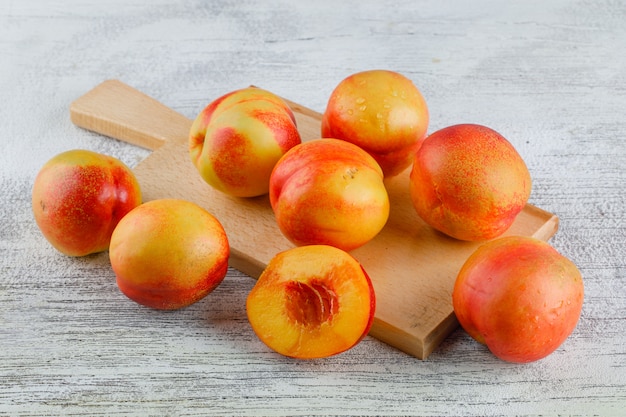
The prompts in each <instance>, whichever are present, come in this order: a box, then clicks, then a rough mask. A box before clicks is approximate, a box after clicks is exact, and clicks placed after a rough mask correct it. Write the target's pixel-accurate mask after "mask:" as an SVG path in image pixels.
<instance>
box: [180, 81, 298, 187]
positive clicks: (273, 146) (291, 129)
mask: <svg viewBox="0 0 626 417" xmlns="http://www.w3.org/2000/svg"><path fill="white" fill-rule="evenodd" d="M300 142H301V140H300V133H299V132H298V129H297V127H296V119H295V117H294V115H293V112H292V111H291V109H290V108H289V106H288V105H287V104H286V103H285V102H284V101H283V100H282V99H281V98H280V97H278V96H276V95H275V94H273V93H271V92H269V91H266V90H263V89H260V88H255V87H249V88H245V89H242V90H237V91H233V92H231V93H228V94H225V95H224V96H222V97H220V98H218V99H216V100H214V101H213V102H211V103H210V104H209V105H208V106H207V107H205V109H204V110H203V111H202V112H201V113H200V114H199V115H198V117H197V118H196V120H195V121H194V123H193V125H192V127H191V130H190V133H189V153H190V157H191V160H192V161H193V163H194V165H195V166H196V168H197V169H198V172H199V173H200V175H201V176H202V178H203V179H204V180H205V181H206V182H207V183H208V184H209V185H211V186H213V187H214V188H216V189H218V190H220V191H222V192H224V193H226V194H230V195H233V196H237V197H254V196H258V195H262V194H266V193H267V192H268V189H269V178H270V174H271V172H272V169H273V168H274V165H275V164H276V162H277V161H278V160H279V159H280V157H281V156H283V154H284V153H285V152H286V151H287V150H289V149H291V148H292V147H293V146H295V145H297V144H299V143H300Z"/></svg>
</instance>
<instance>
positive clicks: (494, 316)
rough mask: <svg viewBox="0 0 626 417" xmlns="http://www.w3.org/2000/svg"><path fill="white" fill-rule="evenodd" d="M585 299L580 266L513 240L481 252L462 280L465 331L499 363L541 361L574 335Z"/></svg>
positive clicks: (458, 293) (540, 246)
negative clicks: (484, 345) (504, 361)
mask: <svg viewBox="0 0 626 417" xmlns="http://www.w3.org/2000/svg"><path fill="white" fill-rule="evenodd" d="M583 298H584V287H583V280H582V277H581V275H580V271H579V270H578V268H576V265H574V263H573V262H572V261H570V260H569V259H567V258H566V257H564V256H563V255H561V254H560V253H558V252H557V251H556V250H555V249H554V248H553V247H552V246H550V245H549V244H548V243H546V242H543V241H541V240H538V239H534V238H529V237H520V236H510V237H503V238H498V239H495V240H493V241H491V242H488V243H485V244H483V245H482V246H480V247H479V248H478V249H477V250H476V251H475V252H474V253H473V254H472V255H471V256H470V257H469V258H468V259H467V261H466V262H465V264H464V265H463V267H462V268H461V270H460V271H459V274H458V277H457V279H456V282H455V285H454V289H453V293H452V303H453V307H454V312H455V314H456V317H457V318H458V320H459V323H460V324H461V326H462V327H463V328H464V329H465V330H466V331H467V333H468V334H469V335H470V336H472V337H473V338H474V339H476V340H477V341H479V342H481V343H484V344H486V345H487V347H488V348H489V349H490V350H491V352H493V354H494V355H496V356H497V357H499V358H501V359H503V360H506V361H510V362H520V363H523V362H531V361H536V360H539V359H541V358H544V357H545V356H547V355H549V354H550V353H552V352H553V351H555V350H556V349H557V348H558V347H559V346H560V345H561V344H562V343H563V342H564V341H565V339H567V337H568V336H569V335H570V334H571V333H572V331H573V330H574V328H575V327H576V324H577V322H578V319H579V317H580V313H581V309H582V305H583Z"/></svg>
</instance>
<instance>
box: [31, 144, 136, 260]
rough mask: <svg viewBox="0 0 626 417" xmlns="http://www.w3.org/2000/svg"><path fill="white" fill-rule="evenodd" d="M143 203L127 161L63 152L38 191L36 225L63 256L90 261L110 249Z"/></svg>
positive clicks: (45, 171) (43, 174) (43, 173)
mask: <svg viewBox="0 0 626 417" xmlns="http://www.w3.org/2000/svg"><path fill="white" fill-rule="evenodd" d="M139 204H141V188H140V186H139V183H138V182H137V179H136V178H135V175H134V174H133V172H132V171H131V170H130V168H128V167H127V166H126V165H125V164H124V163H123V162H122V161H120V160H119V159H117V158H114V157H112V156H109V155H103V154H101V153H97V152H92V151H88V150H83V149H75V150H70V151H66V152H63V153H60V154H58V155H56V156H55V157H53V158H52V159H50V160H49V161H48V162H46V164H45V165H44V166H43V167H42V168H41V170H40V171H39V173H38V174H37V177H36V178H35V182H34V184H33V189H32V209H33V215H34V217H35V221H36V222H37V225H38V226H39V229H40V230H41V233H42V234H43V235H44V237H45V238H46V239H47V240H48V241H49V242H50V243H51V244H52V246H54V247H55V248H56V249H57V250H58V251H60V252H61V253H64V254H66V255H69V256H84V255H89V254H92V253H97V252H102V251H105V250H107V249H108V248H109V241H110V240H111V234H112V233H113V229H115V227H116V226H117V224H118V222H119V221H120V219H121V218H122V217H124V216H125V215H126V213H128V212H129V211H131V210H132V209H133V208H135V207H136V206H138V205H139Z"/></svg>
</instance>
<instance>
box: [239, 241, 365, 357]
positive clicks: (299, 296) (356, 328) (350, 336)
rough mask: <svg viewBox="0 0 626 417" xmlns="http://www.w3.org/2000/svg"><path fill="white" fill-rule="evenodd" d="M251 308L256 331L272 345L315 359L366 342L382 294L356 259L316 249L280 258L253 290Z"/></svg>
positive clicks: (321, 247) (286, 253)
mask: <svg viewBox="0 0 626 417" xmlns="http://www.w3.org/2000/svg"><path fill="white" fill-rule="evenodd" d="M246 309H247V315H248V319H249V321H250V325H251V326H252V329H253V330H254V332H255V333H256V335H257V336H258V337H259V339H260V340H261V341H262V342H264V343H265V344H266V345H267V346H268V347H270V348H271V349H273V350H274V351H276V352H278V353H280V354H282V355H285V356H289V357H294V358H300V359H312V358H322V357H327V356H331V355H335V354H338V353H341V352H344V351H346V350H348V349H350V348H352V347H354V346H355V345H356V344H357V343H358V342H359V341H361V340H362V339H363V338H364V337H365V336H366V335H367V334H368V332H369V329H370V328H371V326H372V322H373V319H374V312H375V310H376V296H375V293H374V287H373V286H372V282H371V280H370V278H369V276H368V275H367V273H366V272H365V270H364V269H363V268H362V267H361V265H360V264H359V262H358V261H356V260H355V259H354V258H353V257H352V256H350V255H349V254H348V253H346V252H344V251H342V250H341V249H338V248H335V247H332V246H326V245H312V246H302V247H296V248H293V249H289V250H286V251H284V252H281V253H279V254H277V255H276V256H275V257H274V258H273V259H272V260H271V261H270V262H269V264H268V265H267V267H266V268H265V270H264V271H263V273H262V274H261V276H260V277H259V279H258V281H257V282H256V284H255V285H254V288H253V289H252V290H251V291H250V293H249V295H248V298H247V301H246Z"/></svg>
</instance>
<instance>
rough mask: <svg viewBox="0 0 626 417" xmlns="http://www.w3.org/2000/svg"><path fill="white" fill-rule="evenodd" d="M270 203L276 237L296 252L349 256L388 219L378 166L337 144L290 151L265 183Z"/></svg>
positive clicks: (364, 154) (362, 154) (349, 145)
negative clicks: (315, 249)
mask: <svg viewBox="0 0 626 417" xmlns="http://www.w3.org/2000/svg"><path fill="white" fill-rule="evenodd" d="M270 203H271V206H272V209H273V211H274V215H275V217H276V221H277V223H278V227H279V229H280V230H281V232H282V233H283V234H284V236H285V237H287V238H288V239H289V240H290V241H291V242H293V243H294V244H296V245H299V246H302V245H311V244H323V245H332V246H336V247H338V248H341V249H343V250H347V251H349V250H352V249H355V248H357V247H359V246H362V245H364V244H365V243H367V242H369V241H370V240H371V239H373V238H374V237H375V236H376V235H377V234H378V233H379V232H380V230H381V229H382V228H383V226H384V225H385V223H386V222H387V219H388V217H389V197H388V195H387V190H386V189H385V184H384V182H383V173H382V171H381V169H380V166H379V165H378V163H376V161H375V160H374V159H373V158H372V157H371V156H370V155H369V154H368V153H367V152H365V151H364V150H362V149H361V148H359V147H358V146H356V145H353V144H352V143H349V142H345V141H342V140H338V139H317V140H312V141H308V142H304V143H302V144H300V145H297V146H295V147H293V148H292V149H290V150H289V151H288V152H287V153H286V154H285V155H284V156H283V157H282V158H281V159H280V160H279V161H278V163H277V164H276V166H275V168H274V171H273V172H272V175H271V177H270Z"/></svg>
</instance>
